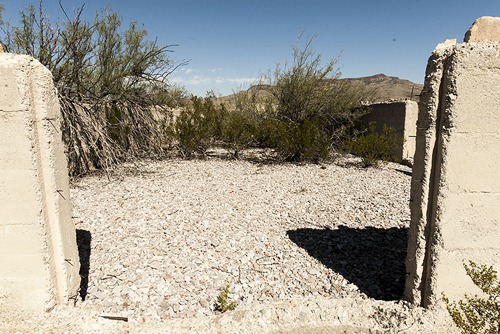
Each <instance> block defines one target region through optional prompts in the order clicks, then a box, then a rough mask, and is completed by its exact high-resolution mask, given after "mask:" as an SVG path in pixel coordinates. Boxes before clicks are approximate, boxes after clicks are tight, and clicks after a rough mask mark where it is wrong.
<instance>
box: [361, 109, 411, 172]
mask: <svg viewBox="0 0 500 334" xmlns="http://www.w3.org/2000/svg"><path fill="white" fill-rule="evenodd" d="M369 107H370V111H369V112H368V114H366V115H364V116H363V117H362V118H361V123H362V125H363V126H364V127H368V125H369V124H370V122H375V124H376V128H377V131H378V132H382V129H383V126H384V125H388V126H390V127H392V128H394V129H395V130H396V133H397V134H398V135H400V136H403V138H404V142H403V145H402V146H401V147H397V148H396V151H395V152H394V154H395V155H396V156H397V157H398V158H399V159H400V160H406V161H410V162H413V155H414V153H415V136H416V128H417V126H416V123H417V115H418V105H417V103H416V102H414V101H410V100H401V101H388V102H382V103H374V104H371V105H370V106H369Z"/></svg>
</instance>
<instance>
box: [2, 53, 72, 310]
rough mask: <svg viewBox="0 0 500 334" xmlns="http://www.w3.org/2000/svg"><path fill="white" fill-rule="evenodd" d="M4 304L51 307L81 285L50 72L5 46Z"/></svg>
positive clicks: (57, 115)
mask: <svg viewBox="0 0 500 334" xmlns="http://www.w3.org/2000/svg"><path fill="white" fill-rule="evenodd" d="M0 84H1V94H0V208H1V210H0V304H4V305H9V306H10V307H11V308H20V309H50V308H52V307H53V306H54V305H55V304H58V303H67V302H68V301H69V300H70V299H72V298H74V297H75V296H76V295H77V293H78V289H79V284H80V277H79V267H80V264H79V259H78V250H77V245H76V235H75V227H74V225H73V223H72V221H71V202H70V197H69V180H68V171H67V163H66V157H65V155H64V151H63V144H62V139H61V132H60V130H59V129H60V110H59V102H58V100H57V94H56V90H55V88H54V84H53V82H52V76H51V74H50V72H49V71H48V70H47V69H46V68H45V67H43V66H42V65H41V64H40V63H39V62H38V61H36V60H35V59H33V58H31V57H28V56H20V55H14V54H9V53H0Z"/></svg>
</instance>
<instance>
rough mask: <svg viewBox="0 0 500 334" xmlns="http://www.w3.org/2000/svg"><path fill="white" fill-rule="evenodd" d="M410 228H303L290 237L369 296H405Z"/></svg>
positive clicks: (291, 233) (289, 232)
mask: <svg viewBox="0 0 500 334" xmlns="http://www.w3.org/2000/svg"><path fill="white" fill-rule="evenodd" d="M407 234H408V229H407V228H395V227H394V228H389V229H381V228H374V227H367V228H362V229H360V228H350V227H346V226H340V227H339V228H338V229H335V230H331V229H313V228H301V229H297V230H290V231H287V235H288V237H289V238H290V240H292V241H293V242H294V243H296V244H297V245H298V246H299V247H301V248H303V249H305V250H306V251H307V252H308V253H309V255H311V256H313V257H315V258H316V259H318V260H319V261H321V263H323V264H324V265H325V266H327V267H328V268H331V269H332V270H333V271H335V272H337V273H339V274H341V275H342V276H343V277H344V278H345V279H347V280H348V281H350V282H351V283H353V284H355V285H356V286H357V287H358V288H359V290H360V291H361V292H363V293H365V294H366V295H367V296H368V297H370V298H374V299H379V300H399V299H401V297H402V296H403V289H404V281H405V264H404V262H405V258H406V246H407Z"/></svg>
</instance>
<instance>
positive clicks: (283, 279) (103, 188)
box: [0, 158, 411, 332]
mask: <svg viewBox="0 0 500 334" xmlns="http://www.w3.org/2000/svg"><path fill="white" fill-rule="evenodd" d="M357 162H358V161H357V160H356V159H354V158H350V159H341V160H338V161H336V162H333V163H327V164H305V165H294V164H259V163H254V162H249V161H228V160H220V159H208V160H191V161H187V160H176V159H173V160H167V161H140V162H137V163H134V164H124V165H122V166H121V167H119V168H118V170H117V171H116V172H114V173H112V174H110V175H106V174H96V175H93V176H87V177H84V178H81V179H79V180H76V181H75V182H74V183H73V184H72V189H71V196H72V201H73V206H74V208H73V216H74V223H75V226H76V229H77V240H78V244H79V251H80V258H81V263H82V269H81V276H82V291H81V297H82V299H83V300H80V301H79V302H78V303H77V305H76V307H75V308H74V309H72V310H69V311H68V310H66V311H63V310H59V311H58V310H57V309H56V310H54V311H52V312H51V314H52V315H46V316H45V317H44V320H43V321H45V322H46V323H44V324H43V326H42V325H41V324H40V323H38V325H36V324H32V325H34V326H35V327H36V326H39V327H40V326H42V327H41V328H43V329H48V328H55V330H54V332H59V331H60V330H61V328H66V329H68V330H69V329H71V328H73V330H77V329H75V328H76V327H75V326H76V325H71V324H72V323H75V322H78V321H79V322H80V323H81V324H86V326H87V325H88V326H87V327H85V328H86V331H88V332H91V331H92V326H97V327H96V328H97V329H96V330H97V331H99V328H100V327H99V326H102V321H104V322H106V321H108V322H109V321H110V322H113V321H114V322H115V323H116V322H121V321H122V320H125V319H126V320H127V321H128V324H130V323H132V324H134V323H135V324H147V323H153V322H165V321H173V320H176V319H177V320H179V321H182V320H183V319H191V318H193V317H196V318H203V317H206V316H213V315H214V313H216V312H215V303H216V300H217V296H218V295H219V294H220V292H221V291H222V289H223V288H224V287H226V286H227V285H229V286H230V294H229V298H230V301H234V302H236V304H237V307H236V309H237V310H238V309H245V308H246V309H248V308H250V309H254V308H255V307H254V306H252V305H259V307H262V306H264V307H265V305H266V304H271V303H273V304H276V303H287V302H293V301H297V300H311V298H312V299H314V298H317V299H318V300H324V299H329V298H332V299H345V300H353V301H355V302H354V303H356V301H359V302H360V303H366V302H368V303H370V302H372V301H373V303H380V302H381V301H383V300H393V301H397V300H399V299H400V298H401V296H402V289H403V285H404V259H405V256H406V242H407V241H406V237H407V230H408V227H409V219H410V211H409V205H408V204H409V189H410V180H411V169H410V168H408V167H406V166H402V165H399V164H393V163H389V164H386V165H383V166H382V167H380V168H360V167H358V166H357V165H356V163H357ZM394 303H397V302H394ZM374 305H375V304H374ZM356 307H358V306H356ZM58 312H59V313H58ZM64 312H67V313H64ZM68 312H69V313H68ZM85 314H86V315H87V317H86V316H85ZM105 317H108V318H105ZM109 317H114V318H111V320H110V318H109ZM51 319H52V320H51ZM85 319H86V320H85ZM89 319H90V320H89ZM92 319H93V320H92ZM96 319H99V320H98V321H97V320H96ZM103 319H104V320H103ZM113 319H114V320H113ZM120 319H121V320H120ZM50 321H54V322H55V323H54V326H52V327H51V326H50ZM92 324H94V325H92ZM99 324H101V325H99ZM23 326H24V327H22V326H21V327H20V328H21V332H22V328H27V327H26V326H28V327H29V326H31V325H30V324H28V325H26V323H25V322H24V324H23ZM78 326H80V327H78V328H81V326H83V325H78ZM4 328H7V327H4ZM9 328H12V326H11V327H9ZM36 328H38V327H36ZM113 328H114V327H113ZM1 329H2V327H1V326H0V331H1Z"/></svg>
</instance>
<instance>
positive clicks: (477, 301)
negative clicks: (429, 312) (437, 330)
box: [444, 261, 500, 334]
mask: <svg viewBox="0 0 500 334" xmlns="http://www.w3.org/2000/svg"><path fill="white" fill-rule="evenodd" d="M464 267H465V271H466V273H467V276H469V277H470V278H471V279H472V281H473V282H474V284H475V285H476V286H477V287H479V288H480V289H481V291H483V292H484V294H485V296H486V297H479V296H477V295H475V296H470V295H468V294H466V295H465V299H463V300H459V301H458V302H451V301H450V300H449V299H448V298H446V297H445V296H444V301H445V303H446V308H447V309H448V312H449V314H450V315H451V317H452V319H453V321H454V322H455V324H456V325H457V327H458V328H460V329H461V330H462V333H464V334H479V333H485V334H486V333H487V334H498V333H500V281H499V280H498V275H497V272H496V271H495V270H494V269H493V267H492V266H490V267H488V266H486V265H484V264H483V265H477V264H476V263H474V262H473V261H469V264H465V263H464Z"/></svg>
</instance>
